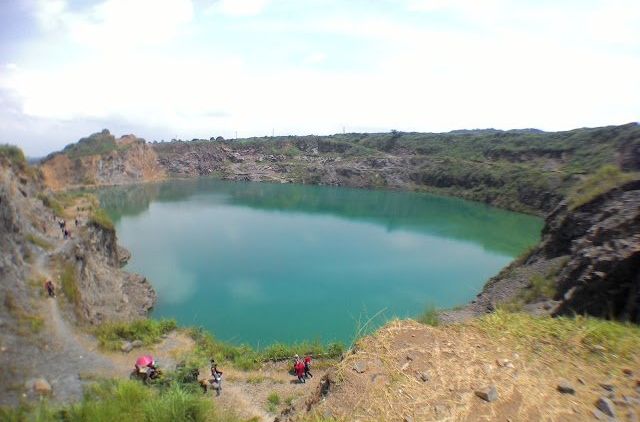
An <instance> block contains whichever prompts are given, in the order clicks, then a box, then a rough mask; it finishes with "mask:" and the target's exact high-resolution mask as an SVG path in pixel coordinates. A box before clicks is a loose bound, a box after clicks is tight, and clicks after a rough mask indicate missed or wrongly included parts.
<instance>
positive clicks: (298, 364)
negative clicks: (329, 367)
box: [293, 355, 313, 383]
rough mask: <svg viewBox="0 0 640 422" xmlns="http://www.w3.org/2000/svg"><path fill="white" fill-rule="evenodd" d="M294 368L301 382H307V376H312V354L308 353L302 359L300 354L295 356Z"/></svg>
mask: <svg viewBox="0 0 640 422" xmlns="http://www.w3.org/2000/svg"><path fill="white" fill-rule="evenodd" d="M293 370H294V371H295V373H296V376H297V377H298V382H299V383H306V382H307V381H306V379H307V378H312V377H313V375H312V374H311V356H310V355H307V356H305V358H304V359H301V358H300V356H298V355H295V356H294V363H293Z"/></svg>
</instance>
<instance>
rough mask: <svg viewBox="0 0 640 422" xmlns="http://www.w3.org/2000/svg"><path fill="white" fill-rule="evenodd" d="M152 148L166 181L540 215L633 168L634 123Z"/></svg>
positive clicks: (637, 137) (638, 130)
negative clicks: (295, 188) (588, 178)
mask: <svg viewBox="0 0 640 422" xmlns="http://www.w3.org/2000/svg"><path fill="white" fill-rule="evenodd" d="M152 147H153V148H154V150H155V151H156V153H157V155H158V163H159V164H160V166H161V167H162V168H163V169H164V170H165V171H166V173H167V174H169V175H172V176H178V177H194V176H206V175H215V176H218V177H221V178H224V179H229V180H247V181H268V182H276V183H308V184H322V185H335V186H350V187H364V188H386V189H401V190H424V191H432V192H437V193H443V194H448V195H453V196H459V197H463V198H467V199H472V200H477V201H482V202H486V203H490V204H493V205H496V206H499V207H502V208H507V209H512V210H516V211H524V212H529V213H535V214H539V215H544V214H546V213H548V212H550V211H551V210H552V209H553V208H554V207H555V206H556V205H558V203H559V202H560V201H561V200H562V198H563V197H564V196H565V195H566V193H567V192H568V191H569V189H570V188H571V186H573V185H574V184H575V183H576V182H578V181H580V179H581V178H582V177H583V175H584V174H589V173H592V172H594V171H596V170H597V169H598V168H599V167H600V166H602V165H604V164H618V165H620V166H621V167H622V168H624V169H625V170H628V171H633V170H638V169H640V163H639V162H638V160H637V159H636V158H635V157H636V155H635V151H638V149H639V148H640V126H638V125H637V124H635V123H632V124H628V125H622V126H609V127H602V128H593V129H576V130H572V131H566V132H542V131H530V130H513V131H500V130H473V131H455V132H449V133H401V132H395V131H394V132H391V133H377V134H357V133H351V134H342V135H332V136H289V137H273V138H266V137H265V138H250V139H242V140H237V141H219V140H216V141H205V140H193V141H191V142H182V141H174V142H170V143H154V144H152Z"/></svg>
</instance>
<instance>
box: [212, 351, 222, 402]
mask: <svg viewBox="0 0 640 422" xmlns="http://www.w3.org/2000/svg"><path fill="white" fill-rule="evenodd" d="M211 376H212V377H213V379H212V380H211V386H212V387H213V389H214V390H216V396H219V395H220V392H221V391H222V371H221V370H219V369H218V364H217V363H215V362H214V361H213V359H211Z"/></svg>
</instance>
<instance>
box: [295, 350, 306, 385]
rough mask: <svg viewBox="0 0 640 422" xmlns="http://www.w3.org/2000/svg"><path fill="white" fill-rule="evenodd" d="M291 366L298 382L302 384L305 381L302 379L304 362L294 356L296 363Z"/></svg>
mask: <svg viewBox="0 0 640 422" xmlns="http://www.w3.org/2000/svg"><path fill="white" fill-rule="evenodd" d="M296 356H297V355H296ZM293 368H294V369H295V371H296V375H297V376H298V382H300V383H302V384H304V383H306V381H305V379H304V362H302V360H300V358H299V357H296V364H295V365H294V366H293Z"/></svg>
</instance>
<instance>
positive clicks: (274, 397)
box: [267, 391, 280, 413]
mask: <svg viewBox="0 0 640 422" xmlns="http://www.w3.org/2000/svg"><path fill="white" fill-rule="evenodd" d="M279 405H280V396H279V395H278V393H276V392H275V391H273V392H272V393H270V394H269V395H268V396H267V410H268V411H269V412H271V413H276V412H277V411H278V406H279Z"/></svg>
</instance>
